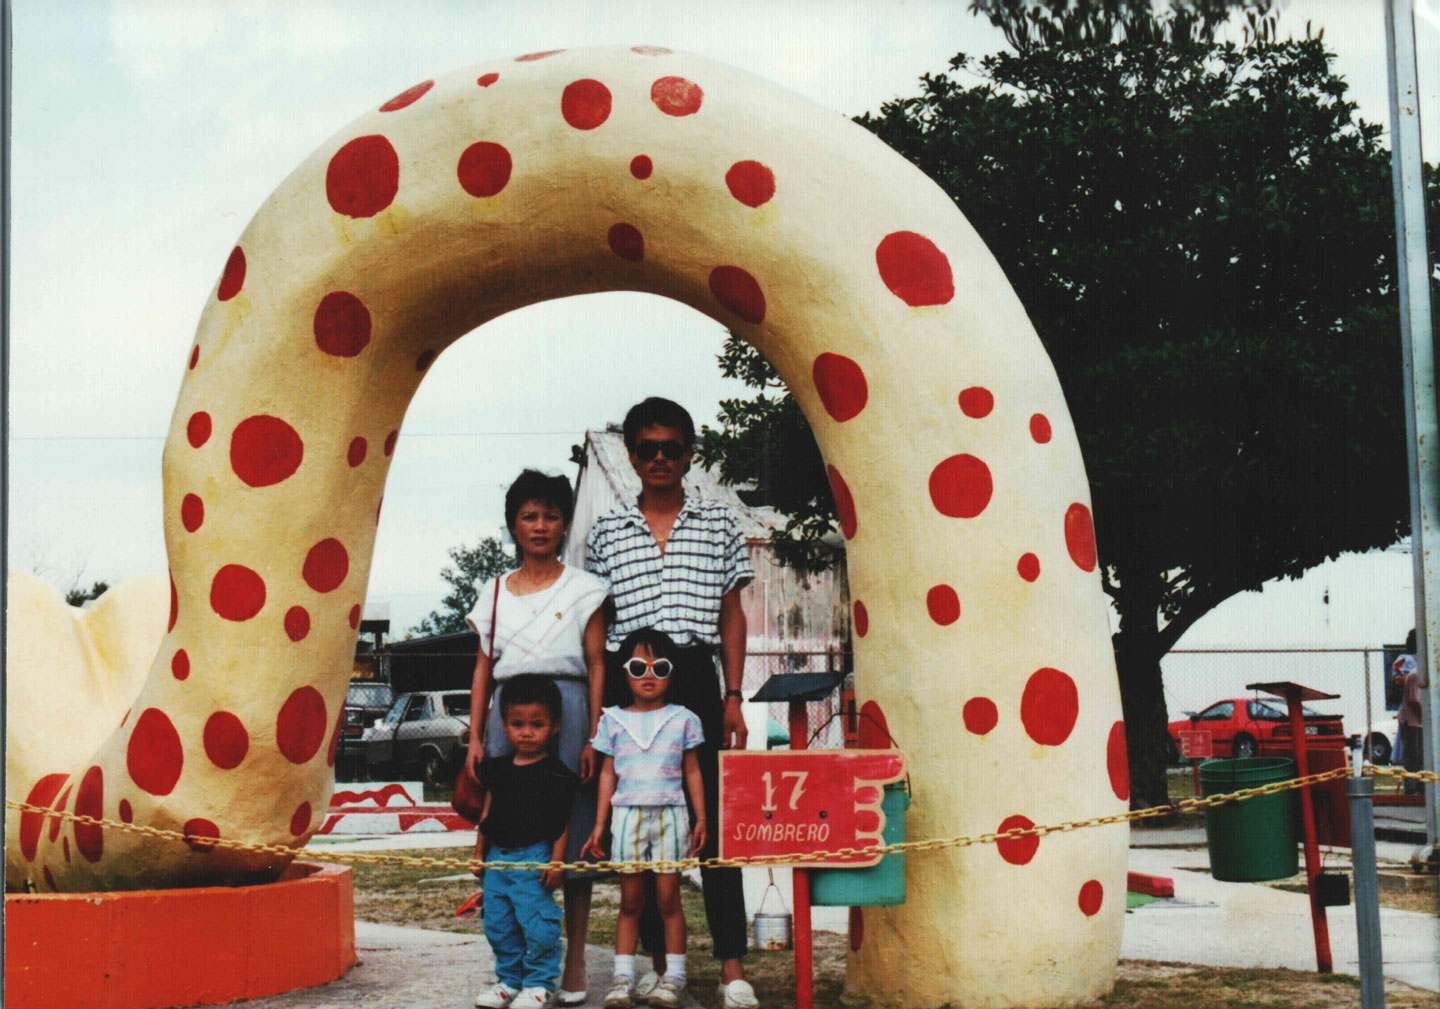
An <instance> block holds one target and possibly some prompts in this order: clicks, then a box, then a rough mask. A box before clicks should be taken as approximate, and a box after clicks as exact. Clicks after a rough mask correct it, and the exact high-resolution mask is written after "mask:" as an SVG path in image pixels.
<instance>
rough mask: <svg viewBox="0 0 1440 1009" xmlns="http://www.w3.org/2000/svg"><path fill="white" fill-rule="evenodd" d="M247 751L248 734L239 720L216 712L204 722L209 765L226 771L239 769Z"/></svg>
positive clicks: (221, 712) (224, 712) (248, 744)
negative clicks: (233, 768)
mask: <svg viewBox="0 0 1440 1009" xmlns="http://www.w3.org/2000/svg"><path fill="white" fill-rule="evenodd" d="M249 750H250V734H249V733H248V732H246V731H245V726H244V724H243V723H242V722H241V721H240V719H239V718H237V717H235V716H234V715H233V714H231V713H230V712H228V711H217V712H215V714H213V715H211V716H210V717H209V718H207V719H206V720H205V756H207V757H209V758H210V763H212V764H214V765H215V766H216V767H219V768H223V769H224V770H227V771H228V770H230V768H232V767H239V766H240V762H241V761H242V760H244V759H245V754H246V753H247V752H249Z"/></svg>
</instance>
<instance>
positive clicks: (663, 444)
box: [635, 439, 685, 462]
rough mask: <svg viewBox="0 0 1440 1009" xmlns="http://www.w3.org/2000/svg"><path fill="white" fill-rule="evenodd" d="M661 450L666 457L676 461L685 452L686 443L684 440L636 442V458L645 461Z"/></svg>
mask: <svg viewBox="0 0 1440 1009" xmlns="http://www.w3.org/2000/svg"><path fill="white" fill-rule="evenodd" d="M661 452H663V453H665V458H666V459H669V460H670V461H671V462H674V461H675V460H676V459H679V458H680V457H681V456H682V455H684V454H685V443H684V442H683V441H650V440H648V439H647V440H645V441H638V442H636V443H635V458H637V459H640V460H641V461H643V462H649V461H650V460H651V459H654V458H655V456H656V455H658V454H660V453H661Z"/></svg>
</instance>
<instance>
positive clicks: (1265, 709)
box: [1168, 697, 1345, 763]
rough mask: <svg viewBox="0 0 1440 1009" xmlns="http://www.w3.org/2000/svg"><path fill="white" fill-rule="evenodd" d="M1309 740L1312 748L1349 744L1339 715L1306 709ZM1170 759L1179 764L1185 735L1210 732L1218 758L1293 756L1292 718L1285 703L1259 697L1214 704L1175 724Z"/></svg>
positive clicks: (1306, 729)
mask: <svg viewBox="0 0 1440 1009" xmlns="http://www.w3.org/2000/svg"><path fill="white" fill-rule="evenodd" d="M1303 710H1304V717H1305V741H1306V743H1307V744H1308V745H1310V746H1316V747H1321V746H1324V747H1334V746H1344V745H1345V729H1344V726H1343V725H1342V724H1341V719H1340V716H1339V715H1322V714H1320V713H1319V712H1316V711H1313V710H1311V709H1310V708H1308V707H1306V708H1304V709H1303ZM1168 728H1169V730H1170V760H1171V762H1172V763H1179V762H1180V760H1181V755H1182V754H1183V753H1184V752H1185V751H1184V747H1183V746H1182V745H1181V742H1180V733H1181V732H1192V731H1195V730H1197V729H1198V730H1201V731H1208V732H1209V733H1210V743H1211V748H1212V755H1213V756H1216V757H1256V756H1260V757H1266V756H1281V755H1291V754H1293V753H1294V746H1293V745H1292V743H1291V735H1290V716H1289V714H1287V712H1286V707H1285V702H1284V701H1279V700H1262V699H1260V698H1256V697H1235V698H1231V699H1230V700H1227V701H1220V702H1218V703H1216V704H1212V705H1210V707H1208V708H1206V709H1205V710H1204V711H1201V712H1200V713H1199V714H1195V715H1191V716H1190V717H1189V718H1182V719H1180V720H1178V721H1174V722H1171V723H1170V724H1169V726H1168Z"/></svg>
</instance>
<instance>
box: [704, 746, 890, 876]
mask: <svg viewBox="0 0 1440 1009" xmlns="http://www.w3.org/2000/svg"><path fill="white" fill-rule="evenodd" d="M904 776H905V755H904V754H903V753H901V752H900V751H899V750H773V751H765V750H727V751H725V752H723V753H721V754H720V856H721V857H722V858H736V857H745V856H753V855H801V854H808V853H810V852H814V851H824V852H834V851H838V850H840V849H841V848H865V847H869V846H870V845H872V844H881V843H883V841H882V839H881V831H882V830H883V829H884V827H885V815H884V813H882V812H881V810H880V800H881V798H882V796H883V790H882V788H881V786H882V785H886V784H888V783H890V782H892V781H899V780H900V779H901V778H902V777H904ZM880 858H881V856H879V855H870V856H868V857H867V856H858V857H854V858H846V859H842V860H827V861H819V860H816V861H813V862H794V863H789V864H791V865H794V866H796V867H819V866H828V867H832V868H833V867H835V866H837V865H841V866H849V867H851V868H863V867H865V866H867V865H875V864H876V863H877V862H879V861H880Z"/></svg>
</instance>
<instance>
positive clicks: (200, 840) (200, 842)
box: [181, 816, 220, 851]
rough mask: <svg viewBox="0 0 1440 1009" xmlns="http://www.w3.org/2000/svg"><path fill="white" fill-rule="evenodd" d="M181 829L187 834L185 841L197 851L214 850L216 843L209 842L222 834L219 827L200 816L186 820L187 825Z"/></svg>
mask: <svg viewBox="0 0 1440 1009" xmlns="http://www.w3.org/2000/svg"><path fill="white" fill-rule="evenodd" d="M181 830H182V832H183V833H184V834H185V843H186V844H188V845H189V846H190V847H191V848H192V849H193V850H195V851H211V850H213V849H214V847H215V845H213V844H210V843H208V842H209V841H210V840H211V839H213V838H217V837H219V836H220V828H219V827H217V826H215V824H214V823H212V822H211V821H209V820H205V819H202V818H201V817H198V816H197V817H195V818H194V819H193V820H186V821H185V826H184V827H183V828H181Z"/></svg>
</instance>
